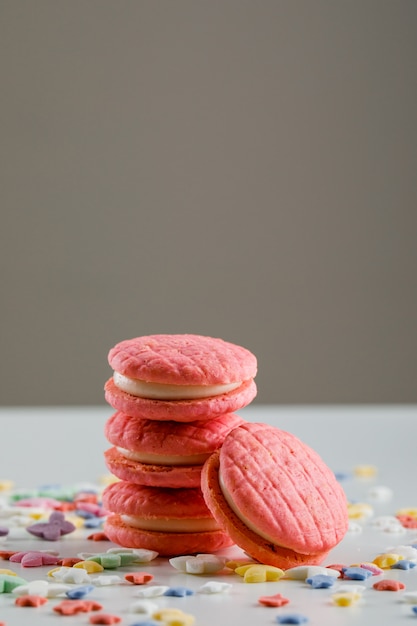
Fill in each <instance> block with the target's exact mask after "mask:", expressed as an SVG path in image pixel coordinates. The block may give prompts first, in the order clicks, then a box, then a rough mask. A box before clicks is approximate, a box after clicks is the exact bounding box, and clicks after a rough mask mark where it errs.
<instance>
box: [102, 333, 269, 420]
mask: <svg viewBox="0 0 417 626" xmlns="http://www.w3.org/2000/svg"><path fill="white" fill-rule="evenodd" d="M108 358H109V364H110V366H111V367H112V368H113V370H114V373H113V377H112V378H110V379H109V380H108V381H107V383H106V385H105V398H106V400H107V402H108V403H109V404H110V405H111V406H112V407H113V408H115V409H117V410H119V411H122V412H123V413H126V414H127V415H131V416H133V417H142V418H146V419H153V420H173V421H181V422H191V421H196V420H207V419H211V418H212V417H215V416H217V415H223V414H225V413H232V412H233V411H237V410H238V409H241V408H242V407H244V406H246V405H247V404H249V403H250V402H251V401H252V400H253V398H254V397H255V396H256V385H255V382H254V380H253V379H254V377H255V375H256V371H257V362H256V357H255V356H254V355H253V354H252V353H251V352H250V351H249V350H247V349H246V348H243V347H241V346H238V345H235V344H232V343H229V342H227V341H224V340H223V339H216V338H213V337H205V336H201V335H186V334H184V335H149V336H145V337H136V338H134V339H128V340H125V341H122V342H120V343H118V344H117V345H116V346H114V348H112V349H111V350H110V352H109V357H108Z"/></svg>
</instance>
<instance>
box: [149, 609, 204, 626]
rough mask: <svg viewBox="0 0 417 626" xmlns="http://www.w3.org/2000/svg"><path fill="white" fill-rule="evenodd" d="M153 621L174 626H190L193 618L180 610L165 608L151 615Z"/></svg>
mask: <svg viewBox="0 0 417 626" xmlns="http://www.w3.org/2000/svg"><path fill="white" fill-rule="evenodd" d="M152 617H153V619H155V620H157V621H158V620H159V621H161V622H162V623H167V624H174V623H175V626H192V624H194V621H195V618H194V616H193V615H190V614H188V613H184V612H183V611H181V610H180V609H173V608H166V609H160V610H159V611H156V613H154V614H153V615H152Z"/></svg>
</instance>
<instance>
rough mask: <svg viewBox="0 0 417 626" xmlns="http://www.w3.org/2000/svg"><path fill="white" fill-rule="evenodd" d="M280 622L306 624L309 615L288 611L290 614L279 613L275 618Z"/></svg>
mask: <svg viewBox="0 0 417 626" xmlns="http://www.w3.org/2000/svg"><path fill="white" fill-rule="evenodd" d="M275 619H276V622H277V623H278V624H305V623H306V622H308V617H306V616H305V615H301V614H300V613H288V615H278V617H276V618H275Z"/></svg>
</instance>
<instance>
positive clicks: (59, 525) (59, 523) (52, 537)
mask: <svg viewBox="0 0 417 626" xmlns="http://www.w3.org/2000/svg"><path fill="white" fill-rule="evenodd" d="M75 528H76V527H75V525H74V524H72V523H71V522H68V521H67V520H66V519H65V516H64V514H63V513H61V512H60V511H54V512H53V513H51V515H50V517H49V520H48V522H39V523H37V524H33V525H32V526H28V527H27V528H26V530H27V531H28V532H29V533H31V534H32V535H35V536H36V537H41V538H42V539H45V540H46V541H57V540H58V539H59V538H60V537H62V536H63V535H67V534H69V533H72V532H74V530H75Z"/></svg>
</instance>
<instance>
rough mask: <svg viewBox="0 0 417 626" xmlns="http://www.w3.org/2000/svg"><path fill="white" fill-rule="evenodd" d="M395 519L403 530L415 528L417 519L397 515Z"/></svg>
mask: <svg viewBox="0 0 417 626" xmlns="http://www.w3.org/2000/svg"><path fill="white" fill-rule="evenodd" d="M396 517H397V520H399V521H400V522H401V525H402V526H404V528H417V517H413V516H412V515H397V516H396Z"/></svg>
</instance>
